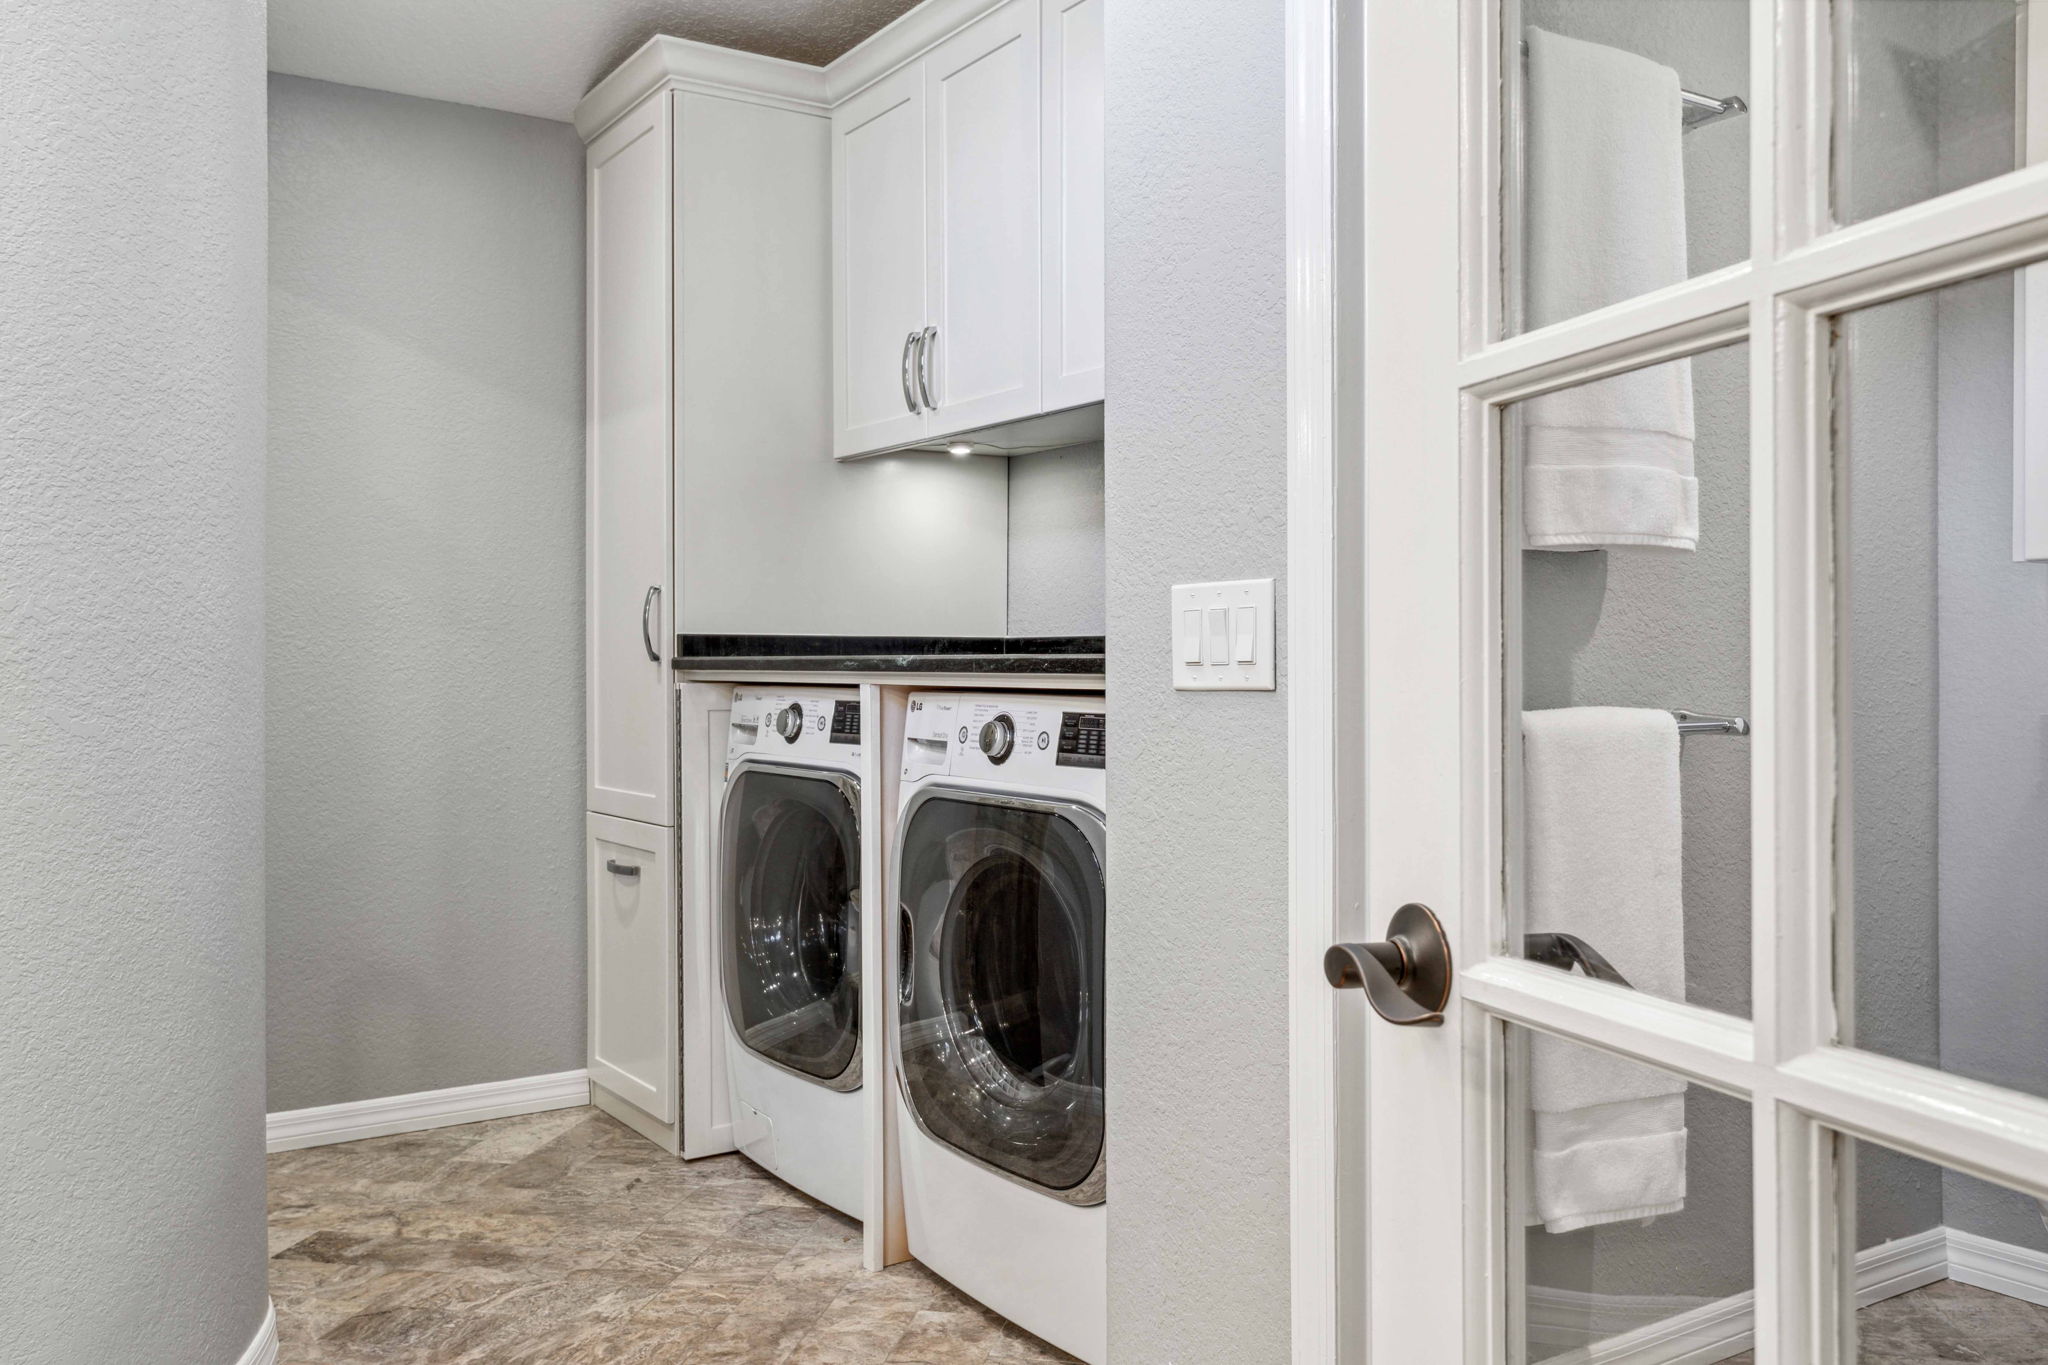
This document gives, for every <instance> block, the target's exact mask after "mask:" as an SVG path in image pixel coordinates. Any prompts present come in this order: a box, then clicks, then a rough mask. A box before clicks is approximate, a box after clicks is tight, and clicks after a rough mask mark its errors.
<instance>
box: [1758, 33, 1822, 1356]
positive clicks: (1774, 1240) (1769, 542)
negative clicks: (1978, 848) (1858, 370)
mask: <svg viewBox="0 0 2048 1365" xmlns="http://www.w3.org/2000/svg"><path fill="white" fill-rule="evenodd" d="M1824 8H1825V7H1824V6H1816V5H1811V4H1808V3H1806V0H1751V5H1750V42H1749V60H1750V92H1751V99H1750V114H1749V119H1750V128H1749V136H1750V143H1749V146H1750V200H1749V204H1750V260H1751V266H1752V271H1751V278H1750V282H1749V283H1750V293H1749V298H1748V307H1749V324H1750V333H1751V345H1750V349H1749V402H1750V426H1749V430H1750V708H1751V712H1752V720H1753V722H1754V734H1755V738H1754V739H1752V740H1751V744H1750V764H1751V767H1750V800H1751V803H1752V804H1751V812H1752V814H1751V864H1750V866H1751V894H1750V905H1751V911H1750V914H1751V932H1752V950H1751V976H1750V980H1751V983H1752V1004H1751V1018H1752V1021H1753V1023H1754V1027H1755V1030H1756V1033H1755V1043H1756V1058H1757V1061H1758V1062H1759V1063H1760V1064H1761V1070H1762V1071H1763V1073H1764V1074H1763V1075H1762V1076H1761V1077H1760V1081H1759V1084H1758V1086H1757V1088H1756V1090H1755V1091H1754V1092H1753V1094H1752V1110H1751V1130H1752V1133H1753V1142H1752V1148H1751V1160H1752V1167H1751V1170H1752V1174H1753V1179H1754V1182H1755V1189H1754V1192H1753V1196H1754V1203H1753V1205H1752V1207H1753V1210H1754V1217H1755V1229H1754V1237H1755V1252H1754V1257H1755V1275H1756V1295H1757V1341H1756V1358H1757V1360H1758V1362H1759V1365H1780V1363H1781V1362H1792V1361H1798V1360H1803V1359H1826V1358H1827V1357H1815V1356H1812V1355H1811V1354H1810V1348H1811V1345H1812V1343H1813V1342H1814V1341H1815V1330H1814V1329H1815V1321H1814V1318H1815V1313H1814V1308H1815V1303H1814V1299H1815V1291H1816V1290H1817V1289H1818V1288H1819V1286H1820V1283H1821V1281H1820V1278H1819V1276H1817V1275H1816V1274H1815V1272H1814V1269H1813V1247H1814V1243H1815V1240H1816V1238H1817V1236H1818V1228H1817V1222H1818V1219H1817V1218H1816V1217H1815V1216H1814V1210H1815V1208H1816V1206H1817V1204H1818V1203H1819V1202H1821V1201H1820V1200H1819V1198H1818V1197H1817V1191H1816V1189H1815V1186H1814V1183H1813V1176H1814V1170H1813V1165H1814V1163H1813V1161H1812V1159H1811V1154H1810V1152H1809V1151H1808V1146H1809V1143H1810V1136H1809V1135H1810V1131H1811V1127H1812V1126H1811V1125H1810V1124H1806V1123H1804V1122H1803V1121H1802V1120H1801V1119H1800V1118H1799V1117H1798V1116H1797V1115H1795V1114H1793V1113H1792V1112H1791V1111H1790V1110H1788V1109H1786V1108H1785V1107H1784V1106H1783V1105H1781V1104H1780V1103H1779V1100H1778V1095H1777V1090H1776V1086H1775V1084H1774V1082H1775V1080H1776V1077H1775V1075H1774V1074H1772V1069H1773V1068H1774V1067H1775V1066H1776V1064H1777V1062H1778V1061H1779V1060H1780V1059H1781V1058H1782V1057H1783V1056H1784V1055H1785V1046H1786V1036H1785V1035H1786V1032H1787V1029H1786V1023H1787V1021H1786V1017H1785V1016H1786V1005H1787V1003H1788V1001H1787V999H1786V996H1787V986H1788V972H1789V975H1790V979H1791V981H1792V982H1793V983H1796V982H1797V981H1799V980H1800V979H1801V973H1800V970H1799V969H1798V967H1797V966H1795V965H1792V964H1788V963H1786V962H1785V960H1784V957H1783V954H1782V952H1781V947H1782V943H1783V939H1784V937H1785V933H1786V930H1788V929H1791V928H1794V926H1796V924H1797V919H1798V907H1799V905H1800V903H1801V901H1802V900H1803V897H1799V896H1796V895H1795V896H1789V897H1788V896H1787V895H1786V894H1785V890H1784V888H1785V882H1784V880H1783V878H1784V874H1785V871H1786V867H1785V863H1786V861H1787V860H1788V858H1789V859H1790V860H1792V861H1795V862H1796V861H1797V858H1798V854H1797V849H1798V847H1799V842H1800V839H1801V837H1802V835H1803V833H1804V829H1803V828H1802V826H1801V824H1800V822H1799V820H1798V818H1797V813H1798V812H1799V810H1800V808H1801V806H1802V804H1803V802H1802V800H1801V795H1802V791H1801V781H1800V779H1801V778H1802V776H1803V771H1802V770H1803V767H1804V765H1803V764H1801V763H1799V762H1798V761H1797V759H1796V757H1795V756H1796V755H1797V754H1798V753H1799V742H1800V738H1801V737H1800V735H1799V733H1798V722H1797V719H1796V717H1795V712H1794V708H1792V707H1788V706H1787V705H1786V704H1785V702H1786V699H1787V690H1785V683H1784V677H1783V675H1784V674H1785V673H1786V672H1787V668H1788V665H1789V664H1790V662H1791V661H1792V660H1793V659H1796V658H1797V657H1799V655H1800V654H1801V653H1802V652H1803V649H1802V646H1803V628H1804V626H1805V616H1806V613H1805V612H1804V611H1797V610H1795V611H1794V612H1793V614H1792V618H1791V620H1790V621H1788V619H1787V615H1786V607H1787V605H1788V603H1791V604H1793V605H1794V606H1795V607H1796V605H1797V599H1796V597H1795V595H1794V593H1793V592H1792V591H1791V589H1792V587H1793V585H1794V583H1796V581H1797V580H1798V579H1799V578H1800V575H1799V574H1798V573H1797V571H1796V569H1797V566H1798V565H1799V564H1800V563H1801V560H1802V555H1803V551H1804V549H1805V543H1804V542H1805V537H1804V535H1803V533H1801V532H1803V527H1804V525H1805V520H1804V518H1802V517H1801V516H1800V503H1801V500H1800V499H1799V498H1797V497H1796V496H1795V497H1793V498H1791V499H1789V500H1788V499H1786V498H1783V497H1781V490H1784V489H1785V487H1786V483H1787V477H1788V472H1789V470H1788V466H1789V467H1792V468H1796V467H1797V466H1798V465H1800V464H1801V463H1802V462H1801V461H1800V460H1799V458H1798V452H1799V442H1798V439H1797V438H1798V435H1799V428H1798V425H1797V423H1796V422H1795V423H1787V422H1786V420H1785V418H1786V413H1785V407H1786V405H1787V404H1795V405H1796V404H1797V403H1798V402H1799V400H1800V396H1801V395H1800V388H1801V386H1800V385H1799V384H1796V383H1795V384H1791V385H1785V384H1782V383H1781V382H1780V381H1781V379H1782V378H1784V377H1786V376H1787V372H1788V363H1787V362H1788V358H1787V357H1786V356H1785V355H1784V354H1783V353H1782V349H1783V348H1784V347H1786V346H1787V345H1788V344H1792V345H1794V346H1795V348H1796V349H1799V350H1801V351H1803V348H1798V347H1797V346H1796V341H1794V340H1793V339H1792V338H1788V337H1787V336H1786V335H1785V334H1784V333H1782V332H1781V331H1779V329H1778V326H1777V324H1778V322H1779V318H1778V314H1777V299H1776V295H1775V283H1776V278H1777V274H1776V269H1777V262H1778V258H1779V256H1780V255H1781V254H1782V253H1783V252H1784V250H1785V249H1786V248H1787V247H1788V246H1793V245H1797V244H1799V243H1802V242H1804V241H1806V240H1807V239H1809V238H1810V237H1811V236H1812V235H1813V233H1814V232H1815V231H1816V230H1817V228H1818V226H1819V222H1820V219H1818V218H1817V217H1816V216H1815V214H1814V212H1813V204H1814V202H1815V199H1814V194H1813V191H1812V186H1811V181H1812V178H1813V177H1814V174H1815V166H1816V163H1817V155H1824V149H1825V141H1824V140H1822V141H1821V142H1820V143H1819V144H1816V142H1815V140H1814V138H1813V137H1812V136H1811V135H1810V130H1809V128H1808V127H1807V119H1808V116H1809V114H1810V113H1811V112H1813V106H1812V103H1811V101H1812V99H1813V81H1812V79H1811V76H1812V64H1813V60H1814V58H1813V50H1814V46H1815V45H1814V42H1813V40H1814V34H1813V32H1812V15H1813V14H1814V12H1815V11H1817V10H1821V9H1824ZM1821 178H1822V179H1823V181H1824V179H1825V171H1824V167H1823V168H1822V170H1821ZM1802 359H1803V357H1802ZM1791 373H1792V374H1793V376H1794V377H1796V376H1797V375H1798V374H1799V373H1800V370H1799V367H1798V365H1797V364H1796V363H1795V364H1794V365H1793V366H1792V367H1791ZM1788 436H1789V437H1791V438H1792V439H1790V440H1787V439H1786V438H1787V437H1788ZM1797 488H1798V485H1797V484H1796V482H1795V483H1794V485H1793V488H1792V490H1791V491H1793V492H1794V493H1795V494H1796V492H1797ZM1793 989H1794V990H1795V991H1796V990H1797V986H1796V985H1794V987H1793Z"/></svg>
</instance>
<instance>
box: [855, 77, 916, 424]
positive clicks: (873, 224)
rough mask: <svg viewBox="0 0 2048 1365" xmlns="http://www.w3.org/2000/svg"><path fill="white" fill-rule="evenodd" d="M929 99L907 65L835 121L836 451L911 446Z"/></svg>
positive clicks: (861, 97)
mask: <svg viewBox="0 0 2048 1365" xmlns="http://www.w3.org/2000/svg"><path fill="white" fill-rule="evenodd" d="M924 204H925V101H924V87H923V85H922V83H921V82H920V79H919V70H918V68H917V67H916V66H911V67H908V68H906V69H905V70H903V71H899V72H897V73H896V74H895V75H893V76H890V77H889V78H888V79H886V80H883V81H880V82H877V83H876V84H875V85H873V86H871V87H869V88H868V89H867V90H865V91H863V92H861V93H860V94H859V95H857V96H855V97H854V98H853V99H851V100H848V101H847V102H846V103H845V104H844V105H841V106H840V107H839V108H838V109H837V110H836V111H834V113H833V115H832V237H833V262H832V276H833V286H834V294H835V296H836V299H837V301H838V308H837V309H836V311H835V314H834V335H833V346H832V369H833V376H832V377H833V390H834V393H835V395H836V401H835V408H836V410H837V413H838V423H837V427H838V431H837V436H836V438H835V440H834V442H833V454H835V455H839V456H846V455H859V454H864V453H866V452H868V451H873V450H885V449H888V448H889V447H891V446H898V445H903V444H905V443H907V442H911V441H915V440H917V439H918V438H919V437H920V436H922V435H923V434H924V432H925V417H924V415H923V414H922V413H921V412H920V411H918V410H917V409H916V408H914V407H913V406H912V404H911V403H910V402H908V401H906V397H905V392H904V389H905V383H904V360H905V356H904V342H905V339H906V338H908V337H909V336H910V335H911V334H912V333H915V332H919V331H922V330H923V328H924V326H925V239H924V233H925V227H924Z"/></svg>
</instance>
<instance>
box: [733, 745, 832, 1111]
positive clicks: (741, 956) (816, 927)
mask: <svg viewBox="0 0 2048 1365" xmlns="http://www.w3.org/2000/svg"><path fill="white" fill-rule="evenodd" d="M858 804H859V794H858V788H857V786H856V784H855V783H854V781H853V779H852V778H850V777H843V776H838V775H835V774H831V773H803V772H797V771H792V770H789V769H776V768H742V769H740V770H739V771H738V772H737V773H736V774H735V775H734V777H733V780H732V785H731V788H730V790H729V791H728V793H727V795H726V804H725V828H724V836H723V845H722V847H721V850H720V852H721V855H722V861H721V867H722V868H723V878H722V881H723V886H722V894H721V897H720V905H721V909H722V913H721V918H722V920H723V921H724V923H723V926H722V928H723V939H724V942H723V944H722V945H721V946H722V949H723V953H722V955H723V957H724V960H725V999H726V1008H727V1010H728V1012H729V1013H730V1014H731V1016H732V1025H733V1029H734V1031H735V1032H737V1033H738V1035H739V1037H740V1040H741V1041H742V1042H744V1043H745V1044H746V1045H747V1047H748V1048H750V1049H751V1050H752V1051H754V1052H755V1053H757V1054H759V1055H760V1056H762V1057H766V1058H767V1059H768V1060H769V1061H771V1062H774V1063H776V1064H777V1065H779V1066H783V1067H787V1068H788V1069H789V1070H791V1071H794V1072H797V1073H799V1074H801V1075H804V1076H809V1077H811V1078H813V1079H815V1080H818V1081H822V1082H824V1083H825V1084H827V1085H831V1086H833V1087H834V1088H835V1089H841V1090H850V1089H853V1088H854V1087H855V1086H857V1085H859V1084H860V1066H859V1062H860V911H859V892H860V826H859V823H858V819H857V816H856V814H855V812H856V810H857V808H858Z"/></svg>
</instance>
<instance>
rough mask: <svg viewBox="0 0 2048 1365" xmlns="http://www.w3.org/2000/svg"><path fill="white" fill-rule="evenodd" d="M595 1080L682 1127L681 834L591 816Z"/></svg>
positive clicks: (591, 1022) (592, 1057) (589, 854)
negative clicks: (677, 907) (676, 907)
mask: <svg viewBox="0 0 2048 1365" xmlns="http://www.w3.org/2000/svg"><path fill="white" fill-rule="evenodd" d="M588 821H589V835H588V839H587V841H586V861H587V864H588V881H589V884H588V886H587V888H586V893H587V897H588V912H587V913H588V915H589V939H588V944H587V951H588V952H589V955H590V1018H589V1022H588V1028H589V1035H590V1036H589V1056H590V1078H591V1079H592V1080H594V1081H596V1082H597V1083H598V1084H600V1085H602V1086H603V1087H604V1088H605V1089H607V1090H609V1091H611V1092H612V1093H613V1094H615V1095H618V1096H619V1097H620V1098H622V1099H627V1100H630V1101H632V1102H633V1103H634V1104H635V1105H637V1106H638V1107H639V1108H641V1109H644V1110H646V1111H647V1112H648V1113H649V1114H652V1115H653V1116H654V1117H656V1118H658V1119H660V1120H661V1121H662V1122H663V1123H674V1122H675V1121H676V1082H677V1076H676V1065H675V1056H676V1037H677V1033H676V1030H677V1010H678V1008H679V1003H680V1002H679V994H680V987H679V982H680V978H679V976H678V974H677V968H676V935H675V914H674V908H673V907H674V905H675V898H676V874H675V866H676V858H675V852H676V832H675V831H674V830H673V829H667V828H664V827H662V826H659V825H643V824H640V823H638V822H637V821H633V820H620V819H616V818H614V817H612V816H609V815H591V816H589V817H588Z"/></svg>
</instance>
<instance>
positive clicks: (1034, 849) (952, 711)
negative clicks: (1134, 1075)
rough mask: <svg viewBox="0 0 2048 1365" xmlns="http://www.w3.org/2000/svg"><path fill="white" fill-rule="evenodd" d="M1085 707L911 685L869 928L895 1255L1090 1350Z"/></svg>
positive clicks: (1093, 1228) (1091, 1033)
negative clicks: (881, 1036) (884, 935)
mask: <svg viewBox="0 0 2048 1365" xmlns="http://www.w3.org/2000/svg"><path fill="white" fill-rule="evenodd" d="M1105 718H1106V712H1105V708H1104V705H1103V699H1102V698H1101V697H1099V696H1085V695H1079V696H1056V695H1047V696H1023V695H984V694H967V693H940V692H927V693H916V694H913V695H912V696H911V698H910V702H909V711H908V714H907V715H906V717H905V729H904V744H903V764H902V775H903V781H902V804H901V807H900V818H899V820H898V824H897V838H896V847H895V855H894V863H893V868H894V877H895V880H894V885H895V887H896V892H897V896H898V906H897V913H896V915H895V917H894V923H893V925H892V928H891V942H890V945H889V948H890V951H889V961H890V964H891V975H892V980H891V983H890V988H891V989H892V990H893V992H894V1002H895V1006H896V1010H895V1014H896V1029H895V1037H894V1038H893V1039H892V1043H893V1047H892V1053H893V1056H894V1058H895V1065H896V1072H897V1080H898V1084H899V1089H900V1094H901V1100H902V1103H903V1105H904V1106H905V1108H906V1109H907V1111H908V1112H907V1115H906V1116H905V1118H906V1120H907V1121H905V1122H903V1123H901V1124H900V1125H899V1130H900V1131H901V1133H902V1144H901V1154H902V1170H903V1211H904V1217H905V1220H906V1223H907V1227H906V1231H907V1233H908V1237H909V1243H910V1254H911V1255H912V1256H915V1257H916V1258H917V1259H918V1260H920V1261H922V1262H923V1263H924V1264H925V1265H926V1266H928V1267H930V1269H931V1270H933V1271H934V1272H935V1273H937V1274H938V1275H940V1276H943V1277H944V1278H945V1279H947V1280H949V1281H951V1282H952V1283H953V1284H954V1285H956V1286H957V1287H959V1288H960V1289H961V1290H963V1291H965V1292H966V1293H968V1294H970V1295H972V1296H973V1297H974V1298H976V1299H979V1300H980V1301H981V1302H982V1303H984V1304H987V1305H988V1306H989V1307H990V1308H992V1309H994V1310H995V1311H996V1312H998V1313H1000V1314H1002V1315H1003V1316H1004V1317H1006V1318H1008V1319H1010V1320H1011V1321H1012V1322H1014V1323H1016V1324H1018V1325H1019V1326H1021V1327H1023V1328H1024V1329H1025V1330H1027V1331H1030V1332H1034V1333H1036V1334H1037V1335H1039V1336H1041V1337H1043V1338H1045V1339H1046V1340H1047V1341H1049V1342H1051V1343H1052V1344H1053V1345H1055V1346H1058V1347H1061V1348H1062V1349H1064V1350H1066V1351H1069V1352H1071V1353H1072V1354H1074V1355H1076V1356H1079V1357H1080V1358H1081V1359H1083V1360H1085V1361H1090V1362H1097V1363H1098V1365H1099V1362H1100V1361H1101V1360H1102V1359H1103V1356H1104V1353H1105V1350H1106V1346H1105V1341H1106V1337H1107V1332H1108V1329H1107V1308H1106V1292H1107V1291H1106V1283H1105V1281H1106V1270H1107V1254H1106V1229H1107V1226H1108V1222H1107V1214H1106V1211H1105V1209H1104V1207H1103V1200H1104V1196H1105V1190H1106V1184H1105V1180H1106V1170H1105V1167H1104V1145H1103V1093H1104V1092H1103V1083H1104V1076H1103V1012H1102V1011H1103V917H1104V907H1105V901H1104V880H1103V863H1104V839H1105V822H1104V799H1103V798H1104V778H1105V775H1106V774H1105V769H1104V763H1105V761H1106V753H1107V750H1106V745H1105V739H1106V731H1105V724H1104V722H1105Z"/></svg>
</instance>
